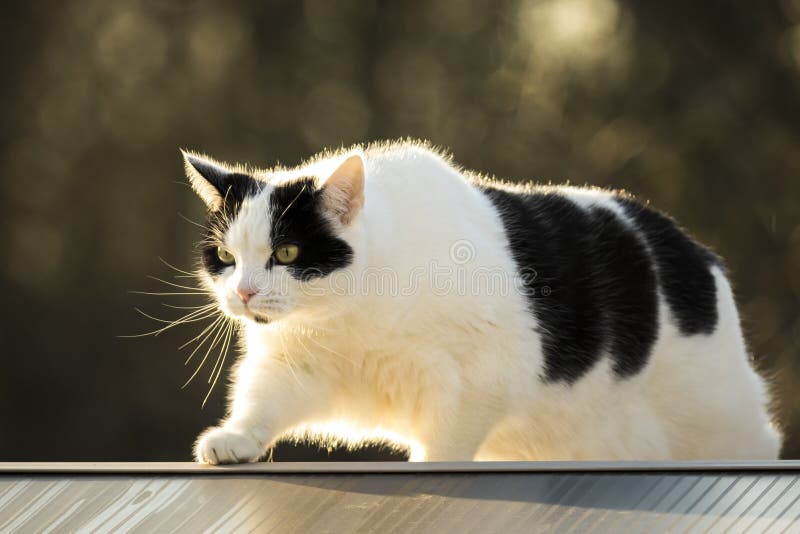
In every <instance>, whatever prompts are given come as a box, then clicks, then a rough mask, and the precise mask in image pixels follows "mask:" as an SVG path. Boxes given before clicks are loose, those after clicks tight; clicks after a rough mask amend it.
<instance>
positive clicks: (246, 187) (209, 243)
mask: <svg viewBox="0 0 800 534" xmlns="http://www.w3.org/2000/svg"><path fill="white" fill-rule="evenodd" d="M188 160H189V163H190V164H191V165H192V167H194V168H195V170H196V171H197V172H198V173H200V174H201V175H202V176H203V178H205V179H206V180H207V181H208V183H210V184H211V185H213V186H214V188H216V190H217V191H219V194H220V196H222V198H223V199H224V201H223V205H222V208H221V209H220V210H217V211H209V212H208V215H207V217H206V231H205V234H204V236H203V241H202V243H203V244H202V249H201V259H202V262H203V266H204V267H205V268H206V270H207V271H208V272H209V273H210V274H211V275H214V276H216V275H218V274H220V273H221V272H222V271H223V270H224V269H225V267H227V266H226V265H225V264H224V263H222V262H221V261H220V259H219V257H218V256H217V247H216V245H214V244H213V243H214V242H215V241H216V238H217V237H218V232H220V231H224V230H225V228H227V225H228V224H229V223H230V221H232V220H233V219H234V218H235V217H236V214H237V213H238V212H239V209H240V208H241V206H242V202H244V200H245V199H246V198H247V197H250V196H253V195H257V194H258V192H259V191H260V190H261V187H262V184H261V183H260V182H259V181H257V180H256V179H255V178H253V177H252V176H249V175H247V174H242V173H236V172H228V171H226V170H225V169H222V168H220V167H216V166H214V165H209V164H206V163H205V162H204V161H203V160H200V159H197V158H194V157H192V156H189V157H188Z"/></svg>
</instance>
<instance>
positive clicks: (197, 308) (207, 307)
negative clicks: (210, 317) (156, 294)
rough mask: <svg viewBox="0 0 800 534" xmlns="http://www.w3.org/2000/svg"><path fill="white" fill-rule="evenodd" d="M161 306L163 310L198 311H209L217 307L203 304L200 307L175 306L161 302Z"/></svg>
mask: <svg viewBox="0 0 800 534" xmlns="http://www.w3.org/2000/svg"><path fill="white" fill-rule="evenodd" d="M161 305H162V306H164V307H165V308H171V309H173V310H200V309H203V308H206V309H211V308H216V307H217V305H216V304H214V303H211V304H204V305H202V306H175V305H174V304H167V303H166V302H162V303H161Z"/></svg>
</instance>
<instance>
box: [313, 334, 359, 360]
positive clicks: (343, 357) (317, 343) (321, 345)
mask: <svg viewBox="0 0 800 534" xmlns="http://www.w3.org/2000/svg"><path fill="white" fill-rule="evenodd" d="M307 337H308V340H309V341H311V342H312V343H314V344H315V345H316V346H318V347H320V348H321V349H324V350H327V351H328V352H330V353H331V354H333V355H334V356H338V357H340V358H341V359H343V360H344V361H346V362H348V363H353V360H352V359H350V358H348V357H347V356H345V355H344V354H341V353H339V352H336V351H335V350H333V349H332V348H330V347H326V346H325V345H323V344H322V343H320V342H319V341H317V340H316V339H314V337H313V336H310V335H309V336H307Z"/></svg>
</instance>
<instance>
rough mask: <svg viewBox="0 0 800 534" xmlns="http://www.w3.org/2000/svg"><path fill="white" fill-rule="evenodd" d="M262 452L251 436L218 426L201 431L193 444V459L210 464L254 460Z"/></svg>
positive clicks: (256, 441) (261, 448)
mask: <svg viewBox="0 0 800 534" xmlns="http://www.w3.org/2000/svg"><path fill="white" fill-rule="evenodd" d="M263 452H264V451H263V447H262V445H261V443H259V442H258V440H256V439H255V438H254V437H253V436H251V435H249V434H247V433H242V432H237V431H235V430H228V429H226V428H219V427H218V428H209V429H208V430H206V431H205V432H203V433H202V434H201V435H200V437H199V438H197V443H195V446H194V457H195V460H197V462H198V463H201V464H211V465H217V464H238V463H245V462H255V461H258V458H259V457H260V456H261V454H262V453H263Z"/></svg>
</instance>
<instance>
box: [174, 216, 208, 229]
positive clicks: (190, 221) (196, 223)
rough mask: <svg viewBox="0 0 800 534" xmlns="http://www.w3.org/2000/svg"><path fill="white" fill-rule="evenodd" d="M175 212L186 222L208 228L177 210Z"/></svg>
mask: <svg viewBox="0 0 800 534" xmlns="http://www.w3.org/2000/svg"><path fill="white" fill-rule="evenodd" d="M177 213H178V217H180V218H181V219H183V220H184V221H186V222H188V223H191V224H193V225H195V226H197V227H198V228H202V229H203V230H209V228H208V227H207V226H205V225H204V224H200V223H198V222H195V221H193V220H191V219H190V218H189V217H187V216H186V215H184V214H183V213H181V212H177Z"/></svg>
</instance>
